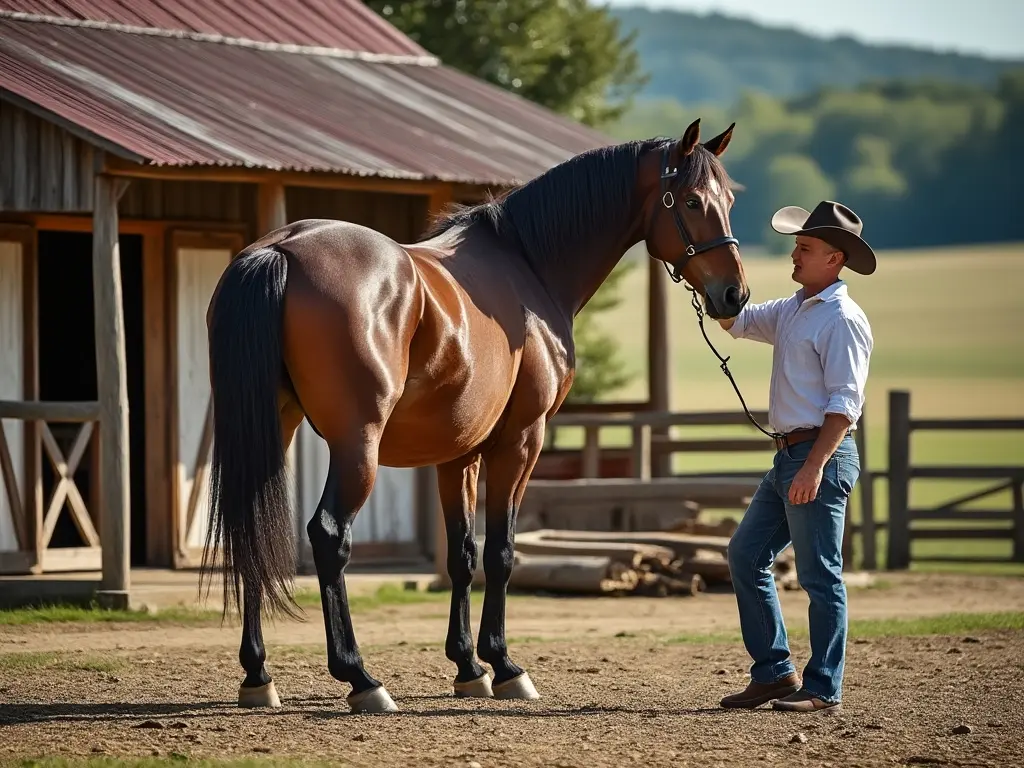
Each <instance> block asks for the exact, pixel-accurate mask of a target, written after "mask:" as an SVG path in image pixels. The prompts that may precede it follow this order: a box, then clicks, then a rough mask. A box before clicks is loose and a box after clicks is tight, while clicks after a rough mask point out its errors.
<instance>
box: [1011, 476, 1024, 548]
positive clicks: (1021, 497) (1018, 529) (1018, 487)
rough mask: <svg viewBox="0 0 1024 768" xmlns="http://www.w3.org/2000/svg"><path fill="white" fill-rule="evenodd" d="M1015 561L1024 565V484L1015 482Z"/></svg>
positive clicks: (1018, 481) (1018, 480)
mask: <svg viewBox="0 0 1024 768" xmlns="http://www.w3.org/2000/svg"><path fill="white" fill-rule="evenodd" d="M1013 561H1014V562H1016V563H1024V483H1021V482H1020V479H1019V478H1018V479H1016V480H1014V482H1013Z"/></svg>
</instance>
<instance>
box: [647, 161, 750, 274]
mask: <svg viewBox="0 0 1024 768" xmlns="http://www.w3.org/2000/svg"><path fill="white" fill-rule="evenodd" d="M670 146H671V145H668V146H666V147H665V148H664V149H663V150H662V163H661V167H662V171H661V191H662V195H661V204H662V205H663V206H665V208H666V209H667V210H669V211H671V212H672V220H673V221H674V222H675V225H676V231H677V232H679V238H680V239H681V240H682V241H683V242H684V243H685V244H686V249H685V250H684V251H683V256H682V258H680V259H678V260H676V261H673V262H672V263H671V267H670V266H669V262H668V261H664V260H661V259H659V261H661V263H662V264H664V265H665V269H667V270H668V274H669V276H670V277H671V278H672V282H674V283H679V282H682V280H683V269H684V268H685V267H686V264H687V262H689V261H690V259H692V258H693V257H694V256H696V255H697V254H698V253H704V251H710V250H711V249H712V248H718V247H719V246H723V245H736V246H739V244H740V241H739V240H737V239H736V238H735V237H732V236H730V235H726V236H723V237H716V238H715V239H714V240H706V241H704V242H703V243H699V244H694V242H693V238H692V237H690V233H689V232H688V231H687V229H686V224H685V223H684V222H683V217H682V215H681V214H680V213H679V209H678V208H676V196H675V195H674V194H672V190H671V189H670V188H669V187H670V185H671V183H672V179H674V178H676V176H678V175H679V169H678V168H672V167H671V166H670V165H669V162H668V161H669V149H670ZM651 224H652V226H653V224H654V217H652V218H651Z"/></svg>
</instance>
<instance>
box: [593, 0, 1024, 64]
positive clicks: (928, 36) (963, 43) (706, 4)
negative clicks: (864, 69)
mask: <svg viewBox="0 0 1024 768" xmlns="http://www.w3.org/2000/svg"><path fill="white" fill-rule="evenodd" d="M608 2H609V3H610V4H611V5H617V6H622V5H644V6H647V7H650V8H673V9H677V10H681V11H693V12H696V13H708V12H711V11H717V12H719V13H722V14H724V15H727V16H738V17H742V18H746V19H750V20H751V21H759V22H761V23H764V24H770V25H772V26H787V27H795V28H797V29H800V30H801V31H804V32H809V33H812V34H818V35H824V36H827V37H832V36H835V35H837V34H843V35H849V36H850V37H854V38H856V39H858V40H861V41H862V42H865V43H902V44H908V45H913V46H914V47H925V48H931V49H938V50H943V51H959V52H962V53H971V54H981V55H984V56H992V57H999V58H1015V59H1024V0H970V1H969V2H964V0H608Z"/></svg>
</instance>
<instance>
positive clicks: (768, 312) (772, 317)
mask: <svg viewBox="0 0 1024 768" xmlns="http://www.w3.org/2000/svg"><path fill="white" fill-rule="evenodd" d="M785 303H786V299H772V300H771V301H765V302H762V303H760V304H747V305H746V306H745V307H744V308H743V309H742V310H740V313H739V314H738V315H737V316H736V322H734V323H733V324H732V327H731V328H729V331H728V333H729V335H730V336H732V337H733V338H734V339H750V340H751V341H760V342H763V343H765V344H774V343H775V332H776V329H777V328H778V327H779V312H780V311H781V310H782V306H783V304H785Z"/></svg>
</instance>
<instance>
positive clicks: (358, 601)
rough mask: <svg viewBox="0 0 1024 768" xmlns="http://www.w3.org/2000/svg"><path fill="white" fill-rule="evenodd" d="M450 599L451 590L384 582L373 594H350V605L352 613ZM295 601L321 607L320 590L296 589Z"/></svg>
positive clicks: (448, 600)
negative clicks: (415, 587)
mask: <svg viewBox="0 0 1024 768" xmlns="http://www.w3.org/2000/svg"><path fill="white" fill-rule="evenodd" d="M450 601H451V592H447V591H438V592H430V591H424V590H418V589H405V587H403V586H402V585H401V584H382V585H381V586H379V587H378V588H377V590H376V591H375V592H373V593H372V594H368V595H360V594H356V595H349V600H348V606H349V610H350V611H351V612H352V613H358V612H365V611H371V610H374V609H376V608H383V607H386V606H390V605H417V604H421V603H447V602H450ZM295 602H296V603H298V604H299V606H301V607H302V608H316V609H319V608H320V591H319V590H317V589H299V590H296V592H295Z"/></svg>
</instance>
